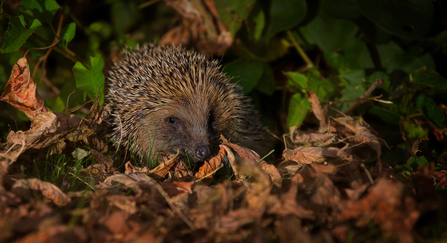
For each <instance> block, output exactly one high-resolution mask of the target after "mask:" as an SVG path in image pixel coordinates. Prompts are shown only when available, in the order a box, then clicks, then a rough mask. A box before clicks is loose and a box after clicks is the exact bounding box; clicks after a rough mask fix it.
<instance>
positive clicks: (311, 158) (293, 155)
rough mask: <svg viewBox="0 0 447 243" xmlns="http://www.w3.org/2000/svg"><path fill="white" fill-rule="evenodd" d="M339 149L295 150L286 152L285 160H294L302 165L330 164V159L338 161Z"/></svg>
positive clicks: (301, 148) (299, 148)
mask: <svg viewBox="0 0 447 243" xmlns="http://www.w3.org/2000/svg"><path fill="white" fill-rule="evenodd" d="M339 152H340V149H339V148H335V147H326V148H323V147H303V146H301V147H298V148H296V149H294V150H284V153H283V157H284V159H285V160H292V161H296V162H298V163H302V164H312V163H324V162H330V160H329V159H332V160H334V159H338V158H340V157H339Z"/></svg>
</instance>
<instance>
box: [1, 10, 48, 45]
mask: <svg viewBox="0 0 447 243" xmlns="http://www.w3.org/2000/svg"><path fill="white" fill-rule="evenodd" d="M41 25H42V24H41V23H40V21H39V20H38V19H32V20H31V21H26V20H25V17H23V15H20V16H17V17H12V18H11V21H9V26H8V30H7V31H6V33H5V42H3V47H2V53H8V52H14V51H17V50H19V48H20V47H21V46H22V45H23V44H24V43H25V41H26V40H27V39H28V37H30V35H31V34H32V33H33V32H34V31H35V30H36V29H37V27H39V26H41Z"/></svg>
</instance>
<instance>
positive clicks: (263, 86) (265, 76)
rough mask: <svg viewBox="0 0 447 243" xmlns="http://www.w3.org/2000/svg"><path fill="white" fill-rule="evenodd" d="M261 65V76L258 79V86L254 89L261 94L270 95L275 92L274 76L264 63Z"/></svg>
mask: <svg viewBox="0 0 447 243" xmlns="http://www.w3.org/2000/svg"><path fill="white" fill-rule="evenodd" d="M263 64H264V68H263V72H262V76H261V78H260V79H259V82H258V85H256V89H257V90H258V91H259V92H261V93H264V94H267V95H272V94H273V92H274V91H275V76H274V75H273V71H272V69H271V68H270V66H269V65H268V64H267V63H265V62H264V63H263Z"/></svg>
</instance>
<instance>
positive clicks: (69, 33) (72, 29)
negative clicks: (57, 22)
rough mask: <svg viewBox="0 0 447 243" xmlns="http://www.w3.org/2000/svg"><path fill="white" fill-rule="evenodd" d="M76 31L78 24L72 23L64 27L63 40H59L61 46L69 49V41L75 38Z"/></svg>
mask: <svg viewBox="0 0 447 243" xmlns="http://www.w3.org/2000/svg"><path fill="white" fill-rule="evenodd" d="M75 33H76V24H75V23H70V24H68V25H67V26H65V27H64V28H63V29H62V32H61V40H60V42H59V46H60V47H61V48H64V49H67V45H68V42H70V41H71V40H73V38H74V37H75Z"/></svg>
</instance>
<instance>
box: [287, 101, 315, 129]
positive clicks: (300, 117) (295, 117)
mask: <svg viewBox="0 0 447 243" xmlns="http://www.w3.org/2000/svg"><path fill="white" fill-rule="evenodd" d="M309 107H310V103H309V100H308V99H307V98H306V97H303V96H302V95H301V94H300V93H297V94H294V95H293V96H292V98H291V99H290V105H289V114H288V115H287V127H291V126H296V127H300V126H301V123H303V121H304V118H305V117H306V115H307V111H308V110H309Z"/></svg>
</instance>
